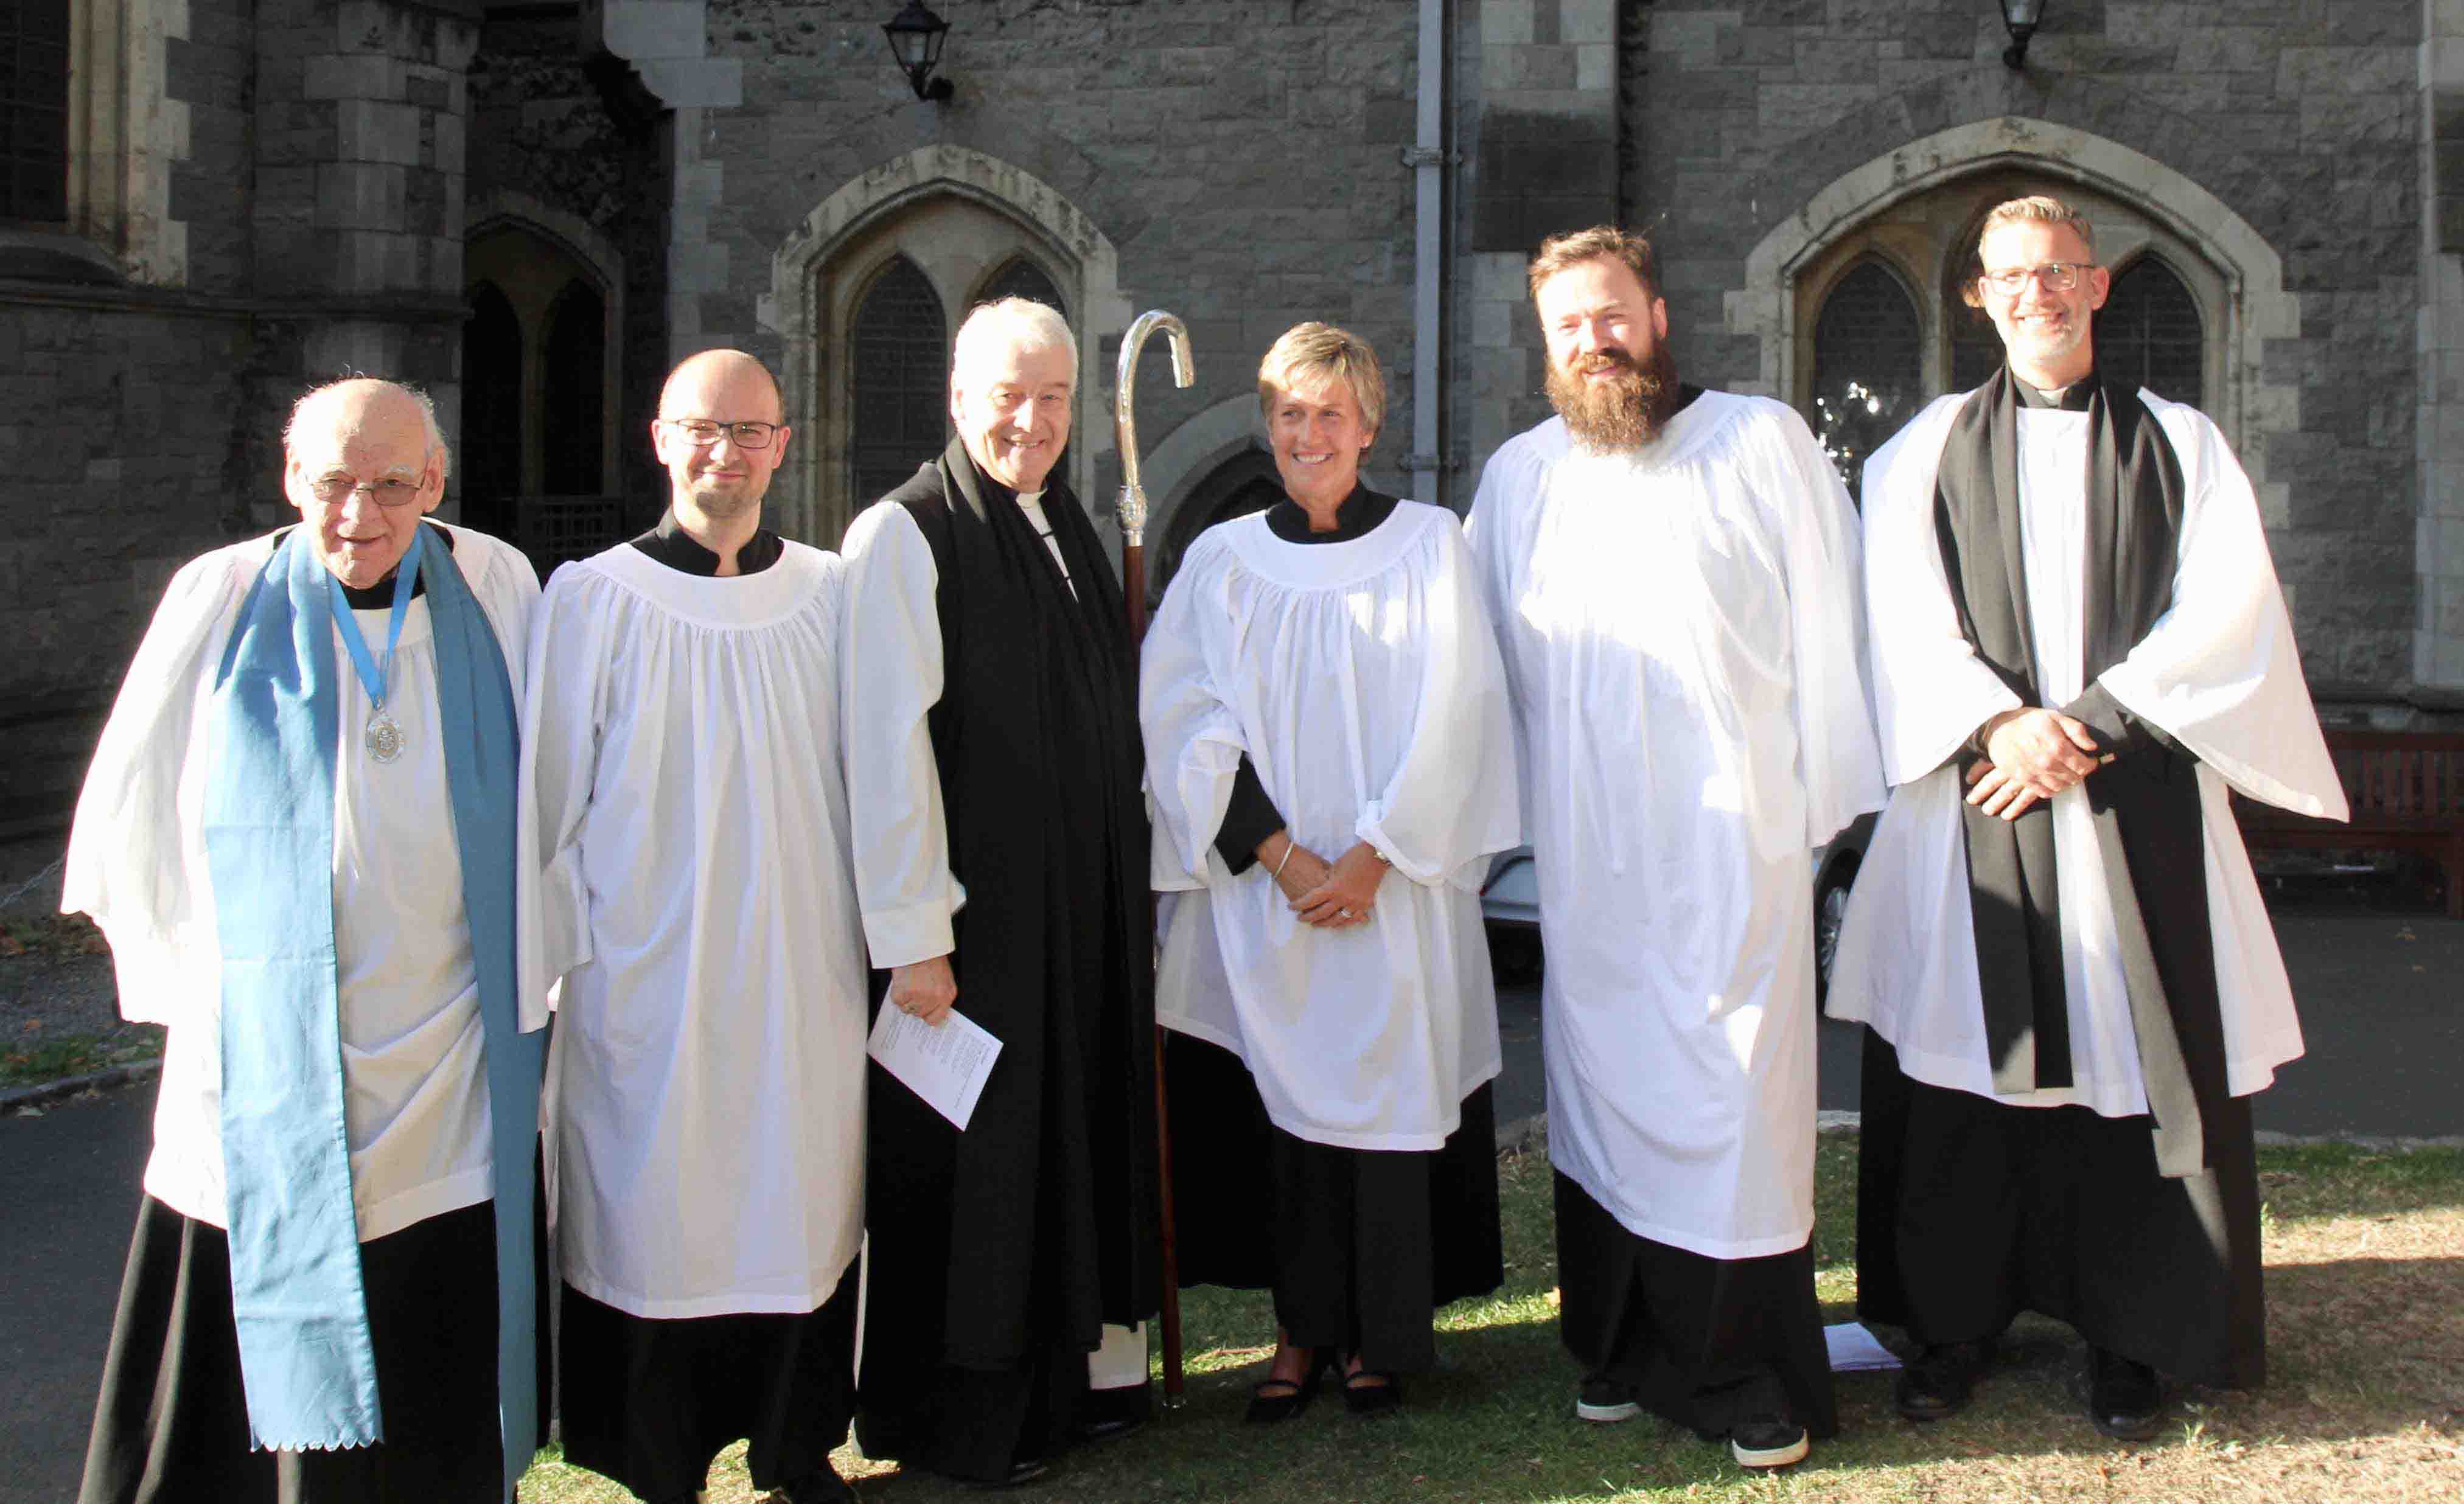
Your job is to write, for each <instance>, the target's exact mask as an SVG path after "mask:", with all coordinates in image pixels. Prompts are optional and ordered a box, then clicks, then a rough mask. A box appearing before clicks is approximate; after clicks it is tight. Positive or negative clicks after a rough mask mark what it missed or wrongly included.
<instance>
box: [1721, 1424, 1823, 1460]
mask: <svg viewBox="0 0 2464 1504" xmlns="http://www.w3.org/2000/svg"><path fill="white" fill-rule="evenodd" d="M1812 1450H1814V1444H1813V1443H1812V1442H1810V1441H1808V1440H1807V1439H1806V1435H1805V1428H1804V1427H1802V1426H1799V1425H1798V1424H1796V1422H1794V1421H1793V1420H1790V1419H1789V1418H1788V1417H1787V1416H1785V1415H1754V1416H1749V1417H1748V1418H1746V1419H1745V1420H1742V1421H1739V1422H1738V1423H1737V1424H1736V1426H1735V1427H1734V1428H1731V1429H1730V1430H1729V1432H1728V1455H1730V1456H1732V1457H1734V1458H1736V1459H1737V1466H1738V1467H1740V1468H1785V1467H1787V1466H1789V1465H1790V1464H1791V1463H1796V1462H1803V1461H1804V1460H1805V1457H1806V1454H1807V1453H1808V1452H1810V1451H1812Z"/></svg>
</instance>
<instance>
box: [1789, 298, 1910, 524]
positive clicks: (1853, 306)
mask: <svg viewBox="0 0 2464 1504" xmlns="http://www.w3.org/2000/svg"><path fill="white" fill-rule="evenodd" d="M1924 366H1925V360H1924V331H1923V326H1922V325H1921V324H1920V323H1919V321H1918V319H1917V307H1916V301H1915V299H1913V298H1911V297H1909V296H1908V292H1907V289H1906V288H1905V287H1903V286H1902V285H1901V283H1900V279H1899V278H1898V277H1897V276H1894V275H1893V274H1892V273H1891V272H1890V270H1889V269H1888V268H1887V267H1885V266H1883V265H1882V263H1881V262H1880V261H1874V260H1868V261H1862V262H1859V263H1858V264H1857V265H1856V266H1854V267H1852V268H1850V269H1849V271H1848V274H1847V275H1845V276H1843V277H1841V278H1840V279H1839V280H1838V282H1837V283H1836V284H1834V285H1833V287H1832V289H1831V292H1830V295H1828V296H1826V297H1825V298H1824V299H1823V300H1822V312H1821V314H1820V316H1818V317H1816V318H1815V323H1814V411H1813V413H1812V415H1811V417H1812V420H1813V424H1814V431H1815V436H1816V437H1817V438H1819V439H1820V440H1821V441H1822V447H1823V451H1824V452H1825V453H1827V454H1829V455H1830V456H1831V462H1832V463H1833V464H1834V465H1837V467H1838V468H1839V478H1840V479H1841V480H1843V481H1845V482H1847V484H1848V492H1849V494H1850V495H1852V496H1854V495H1856V494H1857V488H1858V482H1859V479H1860V478H1861V477H1862V476H1863V474H1864V470H1865V456H1866V455H1868V454H1870V453H1872V452H1873V451H1874V449H1875V448H1876V447H1879V446H1880V445H1881V443H1882V441H1883V440H1885V439H1888V438H1889V437H1890V436H1891V435H1892V434H1893V433H1895V432H1897V431H1898V430H1899V426H1900V425H1902V424H1903V423H1905V422H1906V421H1907V420H1908V417H1909V415H1910V414H1912V413H1914V412H1915V411H1916V409H1917V406H1918V404H1919V403H1922V402H1923V401H1924V400H1925V375H1924Z"/></svg>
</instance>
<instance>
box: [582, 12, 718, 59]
mask: <svg viewBox="0 0 2464 1504" xmlns="http://www.w3.org/2000/svg"><path fill="white" fill-rule="evenodd" d="M602 15H603V17H604V22H603V24H604V26H605V31H604V32H603V33H602V35H603V36H604V37H605V40H606V43H607V50H608V51H609V52H611V53H614V54H616V55H617V56H619V57H623V58H625V59H627V60H628V61H631V62H648V61H649V60H650V59H652V58H667V57H699V56H701V55H702V54H703V53H704V51H705V47H704V43H703V38H702V26H703V18H704V6H703V4H702V0H607V4H606V6H605V9H604V10H603V11H602Z"/></svg>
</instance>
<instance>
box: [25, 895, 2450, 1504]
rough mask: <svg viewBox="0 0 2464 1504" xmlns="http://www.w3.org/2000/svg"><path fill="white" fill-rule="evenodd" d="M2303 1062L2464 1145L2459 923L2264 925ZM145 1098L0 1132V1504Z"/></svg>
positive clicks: (68, 1423) (1832, 1056) (89, 1302)
mask: <svg viewBox="0 0 2464 1504" xmlns="http://www.w3.org/2000/svg"><path fill="white" fill-rule="evenodd" d="M2277 934H2278V935H2279V936H2280V937H2281V939H2282V941H2283V945H2284V950H2285V959H2286V964H2287V966H2288V968H2289V970H2291V972H2292V974H2293V983H2294V991H2295V995H2297V996H2298V997H2299V999H2300V1000H2301V1014H2302V1026H2303V1029H2304V1032H2305V1034H2306V1035H2307V1036H2308V1040H2309V1046H2310V1053H2309V1055H2308V1056H2307V1057H2305V1058H2303V1059H2302V1060H2299V1061H2298V1062H2296V1063H2295V1064H2293V1065H2291V1066H2288V1067H2287V1068H2286V1069H2285V1070H2283V1071H2282V1072H2280V1073H2279V1074H2278V1077H2277V1084H2276V1086H2275V1088H2274V1089H2273V1090H2271V1091H2268V1092H2266V1093H2265V1094H2263V1095H2262V1096H2260V1098H2259V1099H2258V1102H2257V1121H2258V1126H2259V1127H2260V1128H2261V1129H2262V1130H2273V1131H2276V1132H2280V1133H2293V1134H2305V1135H2314V1134H2333V1135H2390V1136H2402V1137H2415V1138H2435V1137H2446V1136H2453V1135H2464V1093H2459V1092H2457V1091H2456V1090H2455V1085H2454V1083H2455V1080H2456V1072H2457V1068H2458V1065H2459V1063H2464V924H2458V923H2456V922H2454V921H2453V920H2447V919H2442V918H2436V917H2432V916H2429V915H2421V916H2396V915H2388V914H2384V913H2374V912H2368V911H2360V910H2342V909H2298V910H2291V911H2286V912H2281V913H2279V914H2278V915H2277ZM1499 1023H1500V1027H1501V1031H1502V1033H1503V1035H1504V1037H1505V1043H1506V1074H1505V1076H1504V1077H1503V1078H1501V1079H1500V1080H1499V1081H1498V1085H1497V1117H1498V1122H1499V1123H1500V1125H1501V1126H1503V1125H1505V1124H1507V1123H1514V1122H1516V1121H1517V1120H1519V1119H1522V1118H1525V1117H1527V1116H1529V1114H1532V1113H1535V1112H1538V1111H1539V1110H1540V1109H1541V1106H1542V1085H1541V1071H1540V1001H1539V988H1538V987H1537V985H1536V984H1535V985H1531V986H1526V987H1518V988H1512V989H1509V990H1507V992H1505V993H1504V994H1503V995H1502V996H1501V998H1500V1019H1499ZM1820 1049H1821V1092H1820V1095H1821V1102H1822V1105H1823V1106H1825V1107H1837V1108H1853V1107H1855V1106H1856V1104H1857V1052H1858V1049H1859V1039H1858V1035H1857V1030H1856V1029H1855V1028H1854V1027H1853V1026H1850V1025H1845V1024H1825V1025H1824V1026H1823V1029H1822V1035H1821V1043H1820ZM153 1101H154V1090H153V1088H152V1087H151V1086H143V1087H134V1088H129V1089H126V1090H122V1091H119V1092H115V1093H111V1094H108V1095H106V1096H104V1097H101V1098H99V1099H96V1100H89V1101H73V1102H67V1103H63V1104H60V1105H58V1106H55V1107H53V1108H51V1109H49V1110H48V1111H46V1112H45V1113H44V1114H43V1115H42V1116H41V1117H39V1118H21V1119H17V1120H14V1121H11V1122H0V1198H5V1199H4V1200H0V1207H5V1208H6V1210H5V1211H0V1504H65V1501H66V1500H69V1499H70V1498H72V1497H73V1496H74V1495H75V1493H76V1490H77V1471H78V1467H79V1465H80V1463H81V1461H82V1460H83V1456H84V1448H85V1434H86V1427H87V1424H88V1422H89V1420H90V1419H91V1416H92V1410H93V1404H94V1391H95V1385H96V1383H97V1382H98V1380H99V1375H100V1372H101V1366H102V1350H103V1344H104V1342H105V1341H107V1340H108V1338H109V1336H110V1333H111V1313H112V1305H113V1301H114V1299H115V1298H116V1297H117V1296H118V1294H119V1289H120V1270H121V1261H122V1260H123V1258H124V1257H125V1256H126V1252H127V1240H128V1231H129V1229H130V1227H131V1226H133V1225H134V1223H135V1220H136V1210H137V1193H138V1192H137V1183H138V1176H139V1175H140V1173H141V1172H142V1171H143V1167H144V1159H145V1148H146V1143H147V1139H148V1136H149V1133H150V1125H151V1116H152V1108H153Z"/></svg>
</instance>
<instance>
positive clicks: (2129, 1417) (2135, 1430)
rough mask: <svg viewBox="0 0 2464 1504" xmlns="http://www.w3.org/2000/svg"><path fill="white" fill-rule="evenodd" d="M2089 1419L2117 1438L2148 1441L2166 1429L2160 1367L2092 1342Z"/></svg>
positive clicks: (2086, 1376) (2085, 1379)
mask: <svg viewBox="0 0 2464 1504" xmlns="http://www.w3.org/2000/svg"><path fill="white" fill-rule="evenodd" d="M2080 1382H2081V1386H2082V1387H2083V1388H2085V1389H2086V1391H2087V1419H2088V1424H2089V1425H2091V1426H2094V1427H2095V1428H2097V1430H2098V1431H2100V1432H2101V1433H2102V1434H2104V1435H2106V1436H2110V1437H2112V1438H2113V1439H2114V1440H2115V1441H2146V1440H2148V1439H2149V1438H2150V1437H2153V1436H2154V1435H2155V1434H2156V1433H2157V1432H2158V1431H2160V1430H2162V1429H2164V1428H2165V1386H2164V1384H2161V1383H2159V1382H2158V1380H2157V1378H2156V1370H2155V1369H2153V1368H2150V1367H2148V1366H2147V1365H2146V1364H2145V1363H2142V1362H2131V1361H2130V1360H2129V1359H2127V1358H2124V1357H2123V1356H2122V1355H2121V1354H2120V1353H2109V1352H2106V1351H2105V1350H2104V1349H2103V1348H2101V1347H2097V1346H2093V1345H2091V1346H2090V1347H2089V1348H2088V1350H2087V1371H2086V1372H2085V1373H2083V1374H2082V1375H2080Z"/></svg>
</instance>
